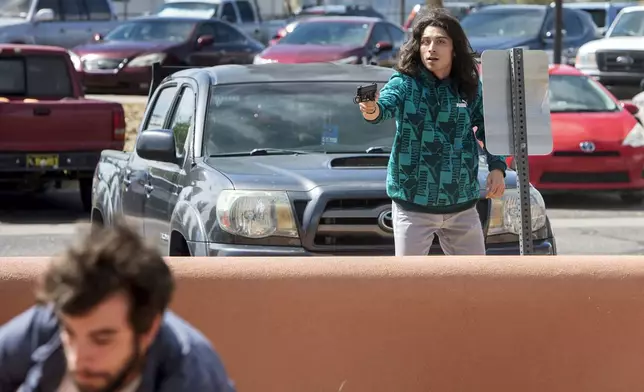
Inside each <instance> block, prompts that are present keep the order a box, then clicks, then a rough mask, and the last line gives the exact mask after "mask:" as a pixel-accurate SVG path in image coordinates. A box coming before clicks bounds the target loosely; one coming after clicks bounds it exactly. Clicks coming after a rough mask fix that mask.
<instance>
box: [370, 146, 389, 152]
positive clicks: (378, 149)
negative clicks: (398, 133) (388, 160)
mask: <svg viewBox="0 0 644 392" xmlns="http://www.w3.org/2000/svg"><path fill="white" fill-rule="evenodd" d="M365 152H366V153H367V154H386V153H390V152H391V147H386V146H373V147H369V148H367V150H366V151H365Z"/></svg>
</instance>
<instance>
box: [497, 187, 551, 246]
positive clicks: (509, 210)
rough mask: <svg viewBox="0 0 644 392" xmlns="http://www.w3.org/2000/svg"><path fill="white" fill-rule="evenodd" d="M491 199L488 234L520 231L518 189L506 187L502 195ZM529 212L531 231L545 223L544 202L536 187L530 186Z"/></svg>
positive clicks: (517, 232)
mask: <svg viewBox="0 0 644 392" xmlns="http://www.w3.org/2000/svg"><path fill="white" fill-rule="evenodd" d="M491 200H492V208H491V210H490V219H489V226H488V235H495V234H505V233H512V234H516V235H519V233H520V232H521V199H520V198H519V190H518V189H516V188H514V189H506V190H505V192H504V194H503V197H501V198H498V199H491ZM530 213H531V215H532V231H533V232H534V231H537V230H539V229H541V228H542V227H543V226H545V225H546V217H547V216H546V203H545V202H544V200H543V197H542V196H541V193H539V192H538V191H537V190H536V189H534V188H530Z"/></svg>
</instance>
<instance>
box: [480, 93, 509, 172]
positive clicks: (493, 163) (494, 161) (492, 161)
mask: <svg viewBox="0 0 644 392" xmlns="http://www.w3.org/2000/svg"><path fill="white" fill-rule="evenodd" d="M472 126H475V127H476V134H475V135H476V138H477V139H478V140H480V141H481V142H483V151H485V156H486V158H487V165H488V169H489V170H490V171H492V170H495V169H496V170H501V171H502V172H503V176H504V177H505V171H506V170H507V168H508V165H507V164H506V163H505V157H503V156H498V155H492V154H490V152H489V151H488V150H487V147H486V145H485V122H484V117H483V88H482V84H481V82H480V81H479V90H478V93H477V94H476V100H475V101H474V108H473V110H472Z"/></svg>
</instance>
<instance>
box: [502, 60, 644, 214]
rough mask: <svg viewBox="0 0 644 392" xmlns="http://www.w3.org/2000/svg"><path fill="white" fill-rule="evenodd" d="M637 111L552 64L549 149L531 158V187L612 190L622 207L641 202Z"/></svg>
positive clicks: (643, 182) (643, 151)
mask: <svg viewBox="0 0 644 392" xmlns="http://www.w3.org/2000/svg"><path fill="white" fill-rule="evenodd" d="M637 112H638V108H637V106H635V105H633V104H630V103H620V101H618V100H617V99H616V98H615V97H614V96H613V95H612V94H611V93H610V92H609V91H608V90H607V89H606V88H604V86H602V85H601V84H600V83H598V82H596V81H595V80H593V79H591V78H589V77H587V76H585V75H583V74H582V73H581V72H579V71H578V70H576V69H575V68H573V67H570V66H567V65H558V66H557V65H551V66H550V113H551V120H552V137H553V146H554V147H553V151H552V153H551V154H549V155H545V156H536V155H535V156H530V158H529V166H530V182H531V183H532V184H533V185H534V187H535V188H537V189H538V190H540V191H561V190H563V191H584V192H586V191H616V192H618V193H619V195H620V197H621V198H622V200H623V201H624V202H627V203H641V202H642V200H644V127H643V126H642V124H641V122H640V120H638V119H637V118H636V117H635V114H636V113H637ZM511 163H512V158H508V164H509V165H510V164H511Z"/></svg>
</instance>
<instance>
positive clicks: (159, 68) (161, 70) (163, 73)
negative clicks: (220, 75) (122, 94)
mask: <svg viewBox="0 0 644 392" xmlns="http://www.w3.org/2000/svg"><path fill="white" fill-rule="evenodd" d="M195 68H208V66H196V67H191V66H180V65H171V66H164V65H161V63H158V62H157V63H154V64H152V80H151V82H150V91H148V101H149V100H150V98H152V94H154V92H155V91H156V89H157V87H159V85H160V84H161V82H163V80H164V79H165V78H167V77H168V76H170V75H172V74H174V73H177V72H179V71H183V70H186V69H195Z"/></svg>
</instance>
